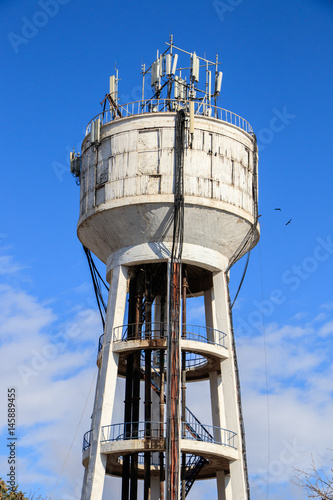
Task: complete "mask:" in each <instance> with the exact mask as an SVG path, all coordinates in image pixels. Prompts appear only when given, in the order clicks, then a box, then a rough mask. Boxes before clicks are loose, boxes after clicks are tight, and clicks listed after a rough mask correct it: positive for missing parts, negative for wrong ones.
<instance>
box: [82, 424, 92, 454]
mask: <svg viewBox="0 0 333 500" xmlns="http://www.w3.org/2000/svg"><path fill="white" fill-rule="evenodd" d="M91 433H92V429H91V430H90V431H87V432H86V433H85V434H84V436H83V451H85V450H86V449H88V448H89V446H90V445H91Z"/></svg>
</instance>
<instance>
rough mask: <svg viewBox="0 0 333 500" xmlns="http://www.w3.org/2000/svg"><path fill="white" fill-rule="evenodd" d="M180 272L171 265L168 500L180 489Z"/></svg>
mask: <svg viewBox="0 0 333 500" xmlns="http://www.w3.org/2000/svg"><path fill="white" fill-rule="evenodd" d="M180 270H181V265H180V263H178V262H173V263H172V264H171V280H170V299H171V300H170V324H169V336H168V372H167V387H168V390H167V393H168V418H167V471H166V472H167V499H168V500H179V493H180V492H179V489H180V477H179V476H180V474H179V473H180V352H179V348H180V342H179V336H180V335H179V334H180V331H179V326H180V325H179V323H180Z"/></svg>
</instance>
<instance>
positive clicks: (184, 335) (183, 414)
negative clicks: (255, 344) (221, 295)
mask: <svg viewBox="0 0 333 500" xmlns="http://www.w3.org/2000/svg"><path fill="white" fill-rule="evenodd" d="M184 272H185V269H184ZM186 287H187V281H186V277H185V276H183V282H182V299H183V300H182V338H186ZM181 356H182V437H183V438H185V437H186V436H185V434H186V431H185V422H186V352H185V351H182V353H181ZM185 476H186V453H182V473H181V477H182V490H181V492H182V495H181V498H182V500H185V493H186V490H185V485H186V480H185V479H186V477H185Z"/></svg>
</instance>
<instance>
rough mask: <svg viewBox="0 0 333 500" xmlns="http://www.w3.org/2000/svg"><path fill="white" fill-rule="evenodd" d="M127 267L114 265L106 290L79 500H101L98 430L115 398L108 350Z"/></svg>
mask: <svg viewBox="0 0 333 500" xmlns="http://www.w3.org/2000/svg"><path fill="white" fill-rule="evenodd" d="M126 284H127V268H126V267H125V266H118V267H116V268H115V269H114V270H113V274H112V281H111V286H110V291H109V298H108V307H107V315H106V324H105V332H104V347H103V355H102V364H101V367H100V374H99V377H98V386H97V389H96V406H95V412H94V420H93V427H92V439H91V445H90V453H89V466H88V471H87V474H85V475H84V482H83V488H82V496H81V500H101V499H102V495H103V488H104V478H105V467H106V458H107V457H106V455H103V454H102V453H101V451H100V442H101V433H102V427H103V426H104V425H110V424H111V419H112V411H113V404H114V397H115V389H116V381H117V371H118V355H117V354H115V353H113V352H112V344H113V329H114V327H116V326H119V325H122V324H123V321H124V313H125V304H126Z"/></svg>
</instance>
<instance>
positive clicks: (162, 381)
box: [159, 275, 166, 500]
mask: <svg viewBox="0 0 333 500" xmlns="http://www.w3.org/2000/svg"><path fill="white" fill-rule="evenodd" d="M164 276H165V275H164ZM165 286H166V282H165V280H163V281H162V290H161V338H164V336H165V295H166V293H165V292H166V290H165ZM164 356H165V350H164V349H161V350H160V360H159V361H160V439H161V440H162V439H163V438H164V408H165V367H164ZM164 481H165V477H164V453H163V452H161V453H160V500H164Z"/></svg>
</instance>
